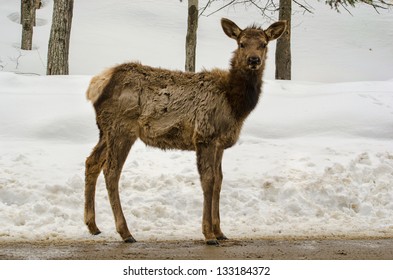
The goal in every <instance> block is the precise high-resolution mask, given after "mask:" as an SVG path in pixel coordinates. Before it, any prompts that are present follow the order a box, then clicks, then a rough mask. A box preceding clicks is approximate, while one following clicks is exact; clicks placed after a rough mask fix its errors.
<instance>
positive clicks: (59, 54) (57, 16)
mask: <svg viewBox="0 0 393 280" xmlns="http://www.w3.org/2000/svg"><path fill="white" fill-rule="evenodd" d="M73 6H74V0H54V6H53V16H52V27H51V32H50V39H49V47H48V64H47V71H46V73H47V75H68V73H69V69H68V55H69V47H70V37H71V23H72V12H73Z"/></svg>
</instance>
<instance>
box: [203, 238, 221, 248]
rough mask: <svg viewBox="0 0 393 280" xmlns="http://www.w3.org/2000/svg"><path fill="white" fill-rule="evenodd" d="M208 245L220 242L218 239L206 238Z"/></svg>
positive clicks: (216, 244) (215, 244) (217, 244)
mask: <svg viewBox="0 0 393 280" xmlns="http://www.w3.org/2000/svg"><path fill="white" fill-rule="evenodd" d="M206 245H209V246H219V245H220V243H219V242H218V240H217V239H208V240H206Z"/></svg>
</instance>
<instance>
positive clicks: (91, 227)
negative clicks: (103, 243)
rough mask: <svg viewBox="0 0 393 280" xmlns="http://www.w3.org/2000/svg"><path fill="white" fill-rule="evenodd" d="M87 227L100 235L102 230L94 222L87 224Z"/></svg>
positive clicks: (91, 231)
mask: <svg viewBox="0 0 393 280" xmlns="http://www.w3.org/2000/svg"><path fill="white" fill-rule="evenodd" d="M86 225H87V228H88V229H89V232H90V233H91V234H92V235H99V234H100V233H101V231H100V230H99V229H98V227H97V226H96V225H95V223H93V224H86Z"/></svg>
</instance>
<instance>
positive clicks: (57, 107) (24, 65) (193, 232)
mask: <svg viewBox="0 0 393 280" xmlns="http://www.w3.org/2000/svg"><path fill="white" fill-rule="evenodd" d="M43 2H44V6H43V7H42V9H40V10H38V11H37V18H38V19H37V25H38V26H37V27H35V29H34V37H33V45H34V49H33V50H32V51H21V50H20V49H19V46H20V43H19V42H20V34H21V26H20V25H19V24H18V23H17V22H18V20H19V11H20V8H19V4H20V2H19V1H8V0H0V128H1V129H0V241H1V240H47V239H49V240H51V239H73V240H75V239H78V240H81V239H84V240H90V239H97V240H102V239H104V240H120V237H119V236H118V235H117V233H116V232H115V227H114V220H113V217H112V212H111V210H110V206H109V202H108V198H107V193H106V189H105V185H104V182H103V177H102V176H101V177H100V179H99V182H98V185H97V194H96V196H97V202H96V209H97V224H98V226H99V227H100V229H101V230H102V231H103V234H101V235H100V236H94V237H90V236H89V234H88V231H87V228H86V227H85V225H84V223H83V203H84V201H83V200H84V198H83V193H84V182H83V181H84V175H83V174H84V160H85V158H86V157H87V156H88V155H89V153H90V151H91V149H92V148H93V146H94V145H95V143H96V142H97V140H98V131H97V128H96V126H95V119H94V111H93V108H92V106H91V105H90V104H89V103H88V102H87V101H86V99H85V90H86V88H87V85H88V83H89V80H90V78H91V77H92V75H94V74H96V73H98V72H100V71H102V70H103V69H104V68H105V67H109V66H111V65H114V64H116V63H121V62H124V61H127V60H140V61H142V62H143V63H145V64H150V65H153V66H160V67H165V68H170V69H183V67H184V66H183V64H184V41H185V33H186V30H185V27H186V20H187V18H186V16H187V12H186V9H187V8H186V1H183V3H180V2H179V1H176V0H172V1H165V4H163V2H162V1H152V0H151V1H126V0H116V1H106V0H105V1H104V0H97V1H75V6H74V18H73V29H72V34H71V49H70V70H71V75H70V76H63V77H61V76H51V77H46V76H44V74H45V68H46V66H45V65H46V52H47V43H48V39H49V32H50V24H51V13H52V1H49V0H46V1H43ZM313 5H314V8H315V10H314V14H312V15H310V14H306V15H303V14H302V13H300V12H299V13H296V14H295V16H294V18H293V41H292V46H293V48H292V57H293V81H275V80H273V78H274V44H272V45H271V46H270V50H269V56H270V58H269V60H268V64H267V69H266V73H265V83H264V86H263V98H262V100H261V102H260V104H259V105H258V107H257V109H256V110H255V111H254V112H253V113H252V114H251V116H250V117H249V119H248V120H247V122H246V125H245V127H244V129H243V133H242V136H241V138H240V140H239V142H238V144H237V145H235V146H234V147H233V148H231V149H229V150H227V151H226V153H225V154H224V161H223V169H224V181H223V190H222V199H221V219H222V228H223V231H224V232H225V234H226V235H227V236H228V237H230V238H260V237H287V236H303V237H304V236H327V237H330V236H345V237H358V236H363V237H364V236H390V237H392V236H393V44H392V42H393V11H392V10H390V11H381V14H376V13H375V11H374V10H373V9H372V8H369V7H365V6H360V7H359V8H356V9H351V12H352V14H353V16H351V15H349V14H348V13H346V12H345V11H343V12H342V13H341V14H337V13H335V12H334V11H331V10H330V8H329V7H326V6H324V5H323V4H321V3H316V4H313ZM212 9H214V8H212ZM221 17H228V18H230V19H232V20H234V21H235V22H236V23H238V25H239V26H241V27H244V26H246V25H249V24H251V23H253V22H259V23H261V24H263V25H264V26H268V25H269V24H270V22H269V21H268V20H265V19H263V18H261V16H260V15H258V14H257V12H256V11H255V10H253V9H251V8H248V9H244V8H242V7H240V6H238V7H237V8H236V9H233V8H230V9H226V10H223V11H220V12H219V13H218V14H215V15H213V16H211V17H201V18H200V23H199V31H198V32H199V33H198V49H197V54H198V57H197V68H198V69H201V68H203V67H205V68H207V69H209V68H212V67H220V68H227V67H228V61H229V58H230V56H231V52H232V51H233V50H234V48H235V43H234V42H233V41H232V40H230V39H229V38H227V37H226V36H225V35H224V33H223V32H222V30H221V27H220V26H219V19H220V18H221ZM120 191H121V198H122V202H123V210H124V212H125V216H126V218H127V220H128V224H129V226H130V229H131V231H132V232H133V235H134V237H135V238H136V239H137V240H166V239H189V238H191V239H202V238H203V236H202V234H201V215H202V191H201V188H200V184H199V179H198V174H197V171H196V166H195V155H194V153H192V152H182V151H166V152H164V151H160V150H158V149H153V148H149V147H146V146H145V145H144V144H143V143H141V142H137V143H136V144H135V145H134V147H133V149H132V150H131V153H130V156H129V158H128V160H127V162H126V166H125V168H124V171H123V173H122V177H121V190H120Z"/></svg>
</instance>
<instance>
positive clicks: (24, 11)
mask: <svg viewBox="0 0 393 280" xmlns="http://www.w3.org/2000/svg"><path fill="white" fill-rule="evenodd" d="M34 1H35V0H21V17H20V20H21V24H22V41H21V49H22V50H31V49H32V46H33V26H34V22H35V20H34V18H35V5H34Z"/></svg>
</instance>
